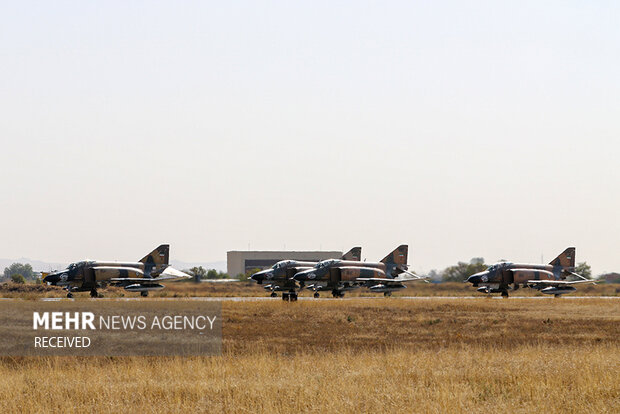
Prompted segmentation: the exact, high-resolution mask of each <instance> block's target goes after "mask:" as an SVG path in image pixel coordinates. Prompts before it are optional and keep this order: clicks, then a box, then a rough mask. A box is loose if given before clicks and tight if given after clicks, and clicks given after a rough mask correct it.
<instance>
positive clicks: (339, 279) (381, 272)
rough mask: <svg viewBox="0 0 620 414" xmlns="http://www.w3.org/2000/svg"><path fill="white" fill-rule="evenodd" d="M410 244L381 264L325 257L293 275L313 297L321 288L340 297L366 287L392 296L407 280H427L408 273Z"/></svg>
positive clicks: (397, 250)
mask: <svg viewBox="0 0 620 414" xmlns="http://www.w3.org/2000/svg"><path fill="white" fill-rule="evenodd" d="M408 249H409V248H408V246H407V245H405V244H403V245H401V246H398V247H397V248H396V249H395V250H394V251H393V252H391V253H390V254H388V255H387V256H386V257H384V258H383V259H382V260H381V261H380V262H378V263H371V262H361V261H348V260H335V259H330V260H323V261H321V262H319V263H317V264H316V266H314V267H313V268H312V269H308V270H303V271H301V272H298V273H296V274H295V276H293V279H295V280H296V281H298V282H299V283H300V285H301V286H302V287H303V286H305V284H306V283H309V285H307V286H305V287H306V288H307V289H309V290H312V291H314V297H315V298H318V297H319V291H327V290H331V292H332V296H333V297H335V298H341V297H343V296H344V292H346V291H350V290H354V289H358V288H360V287H367V288H368V289H370V291H371V292H377V293H383V294H384V296H390V295H391V294H392V292H394V291H397V290H400V289H404V288H405V287H406V286H405V285H404V283H405V282H411V281H414V280H424V279H425V278H424V277H420V276H418V275H415V274H413V273H411V272H409V271H408V270H407V269H408V267H407V254H408Z"/></svg>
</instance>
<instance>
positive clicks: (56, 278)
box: [43, 273, 60, 283]
mask: <svg viewBox="0 0 620 414" xmlns="http://www.w3.org/2000/svg"><path fill="white" fill-rule="evenodd" d="M59 280H60V275H58V274H57V273H55V274H51V275H47V276H45V277H44V278H43V281H44V282H45V283H57V282H58V281H59Z"/></svg>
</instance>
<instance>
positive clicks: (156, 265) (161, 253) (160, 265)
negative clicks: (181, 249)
mask: <svg viewBox="0 0 620 414" xmlns="http://www.w3.org/2000/svg"><path fill="white" fill-rule="evenodd" d="M169 255H170V245H169V244H162V245H159V246H157V247H156V248H155V250H153V251H152V252H150V253H149V254H147V255H146V256H144V257H143V258H142V259H140V262H142V263H144V274H145V275H150V274H151V272H152V270H153V269H164V268H166V267H168V258H169Z"/></svg>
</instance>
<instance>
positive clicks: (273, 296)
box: [269, 292, 278, 298]
mask: <svg viewBox="0 0 620 414" xmlns="http://www.w3.org/2000/svg"><path fill="white" fill-rule="evenodd" d="M269 296H271V297H272V298H275V297H276V296H278V294H277V293H276V292H271V295H269Z"/></svg>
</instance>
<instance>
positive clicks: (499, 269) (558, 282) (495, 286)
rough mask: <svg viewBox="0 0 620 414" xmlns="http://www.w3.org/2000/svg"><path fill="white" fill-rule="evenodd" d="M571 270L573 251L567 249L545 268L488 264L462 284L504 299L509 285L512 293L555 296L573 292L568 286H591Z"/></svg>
mask: <svg viewBox="0 0 620 414" xmlns="http://www.w3.org/2000/svg"><path fill="white" fill-rule="evenodd" d="M574 270H575V248H574V247H569V248H567V249H566V250H564V251H563V252H562V254H560V255H559V256H558V257H556V258H555V259H553V260H552V261H551V263H549V264H548V265H543V264H524V263H511V262H500V263H495V264H494V265H491V266H490V267H489V268H488V269H486V270H485V271H483V272H480V273H476V274H475V275H471V276H470V277H469V278H467V280H466V282H469V283H471V284H472V285H473V286H474V287H478V292H482V293H487V294H490V293H501V294H502V296H503V297H508V290H510V289H511V286H510V285H511V284H512V285H513V286H514V290H517V289H518V288H519V286H520V285H521V286H523V287H530V288H532V289H536V290H539V291H540V292H541V293H544V294H546V295H554V296H555V297H559V296H560V295H563V294H565V293H572V292H574V291H576V290H577V289H576V288H575V287H573V286H572V285H575V284H579V283H594V280H590V279H586V278H585V277H583V276H581V275H578V274H577V273H575V272H574ZM568 276H575V277H577V278H579V279H578V280H572V281H569V280H565V279H566V277H568Z"/></svg>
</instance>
